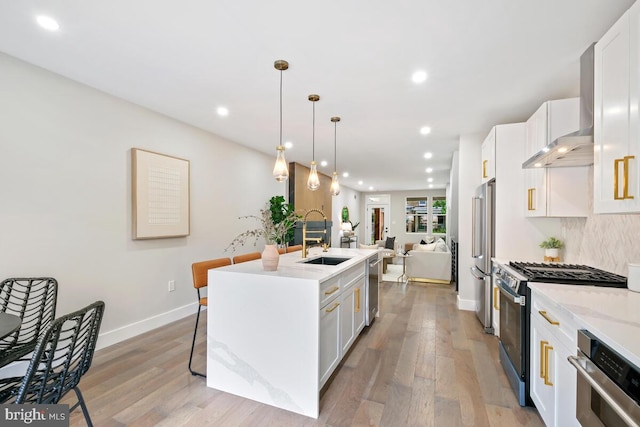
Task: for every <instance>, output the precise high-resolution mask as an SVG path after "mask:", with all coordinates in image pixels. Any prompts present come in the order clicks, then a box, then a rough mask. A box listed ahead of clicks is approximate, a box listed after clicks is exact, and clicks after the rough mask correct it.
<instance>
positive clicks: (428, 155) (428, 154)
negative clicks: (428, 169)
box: [424, 153, 433, 159]
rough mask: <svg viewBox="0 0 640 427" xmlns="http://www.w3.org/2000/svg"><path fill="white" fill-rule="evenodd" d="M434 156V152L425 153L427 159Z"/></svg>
mask: <svg viewBox="0 0 640 427" xmlns="http://www.w3.org/2000/svg"><path fill="white" fill-rule="evenodd" d="M432 157H433V153H424V158H425V159H430V158H432Z"/></svg>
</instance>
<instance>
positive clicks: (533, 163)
mask: <svg viewBox="0 0 640 427" xmlns="http://www.w3.org/2000/svg"><path fill="white" fill-rule="evenodd" d="M594 47H595V43H593V44H592V45H591V46H589V47H588V48H587V50H585V51H584V53H583V54H582V55H581V56H580V130H578V131H576V132H573V133H570V134H567V135H564V136H561V137H560V138H558V139H556V140H555V141H553V142H552V143H551V144H549V145H547V146H546V147H544V148H543V149H542V150H541V151H539V152H538V153H536V154H535V155H534V156H533V157H531V158H530V159H529V160H527V161H526V162H524V163H523V164H522V168H523V169H528V168H541V167H542V168H559V167H572V166H589V165H592V164H593V109H594V104H593V100H594V98H593V91H594V87H593V84H594Z"/></svg>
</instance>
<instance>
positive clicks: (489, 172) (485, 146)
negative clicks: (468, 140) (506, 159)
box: [482, 127, 496, 183]
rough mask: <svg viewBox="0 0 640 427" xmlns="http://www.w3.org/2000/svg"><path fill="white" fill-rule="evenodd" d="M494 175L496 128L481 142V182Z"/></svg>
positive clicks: (490, 178) (488, 179)
mask: <svg viewBox="0 0 640 427" xmlns="http://www.w3.org/2000/svg"><path fill="white" fill-rule="evenodd" d="M495 177H496V128H495V127H493V128H491V132H489V135H487V137H486V138H485V140H484V142H483V143H482V182H483V183H485V182H487V181H490V180H492V179H494V178H495Z"/></svg>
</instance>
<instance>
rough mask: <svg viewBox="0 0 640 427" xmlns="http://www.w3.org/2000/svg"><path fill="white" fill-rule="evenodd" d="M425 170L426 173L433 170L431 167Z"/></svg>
mask: <svg viewBox="0 0 640 427" xmlns="http://www.w3.org/2000/svg"><path fill="white" fill-rule="evenodd" d="M425 172H427V173H431V172H433V168H427V169H426V170H425Z"/></svg>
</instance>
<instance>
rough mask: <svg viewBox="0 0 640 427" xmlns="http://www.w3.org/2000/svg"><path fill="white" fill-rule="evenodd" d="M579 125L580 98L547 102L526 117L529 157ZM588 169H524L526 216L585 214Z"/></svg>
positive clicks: (579, 215)
mask: <svg viewBox="0 0 640 427" xmlns="http://www.w3.org/2000/svg"><path fill="white" fill-rule="evenodd" d="M579 127H580V99H579V98H569V99H559V100H554V101H547V102H545V103H544V104H542V105H541V106H540V108H538V110H537V111H536V112H535V113H534V114H533V115H532V116H531V118H529V120H527V123H526V132H527V139H526V143H525V157H524V159H523V160H527V159H529V158H530V157H532V156H533V155H534V154H536V153H538V152H539V151H540V150H542V148H544V147H545V146H547V145H548V144H550V143H551V142H553V141H554V140H555V139H557V138H558V137H561V136H563V135H566V134H568V133H571V132H574V131H576V130H578V128H579ZM588 180H589V168H588V167H587V166H580V167H562V168H539V169H524V183H525V188H524V191H525V201H526V206H525V215H526V216H528V217H583V216H587V213H588V207H589V206H588V203H589V200H588V194H587V192H588V182H589V181H588Z"/></svg>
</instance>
